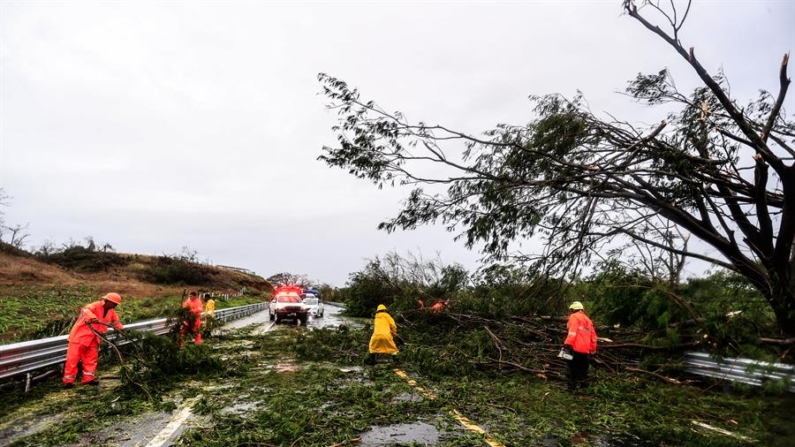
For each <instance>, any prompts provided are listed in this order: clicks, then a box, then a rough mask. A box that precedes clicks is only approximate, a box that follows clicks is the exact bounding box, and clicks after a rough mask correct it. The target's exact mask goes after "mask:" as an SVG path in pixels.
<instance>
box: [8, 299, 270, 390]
mask: <svg viewBox="0 0 795 447" xmlns="http://www.w3.org/2000/svg"><path fill="white" fill-rule="evenodd" d="M262 310H265V303H257V304H249V305H247V306H239V307H231V308H229V309H218V310H216V311H215V319H216V320H218V321H221V322H226V321H231V320H237V319H239V318H243V317H246V316H249V315H251V314H253V313H255V312H260V311H262ZM166 323H167V319H166V318H157V319H154V320H146V321H140V322H137V323H130V324H126V325H124V328H125V329H134V330H137V331H144V332H153V333H155V334H157V335H163V334H166V333H168V331H169V329H170V328H169V327H168V326H167V325H166ZM111 331H113V329H112V328H111V329H110V330H109V332H111ZM67 337H68V336H67V335H61V336H58V337H50V338H44V339H41V340H31V341H23V342H19V343H12V344H8V345H0V380H2V379H6V378H9V377H13V376H16V375H18V374H24V373H29V372H31V371H36V370H38V369H42V368H46V367H48V366H52V365H57V364H59V363H64V362H66V349H67V347H68V342H67V340H66V339H67Z"/></svg>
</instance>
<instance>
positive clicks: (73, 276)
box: [0, 245, 270, 344]
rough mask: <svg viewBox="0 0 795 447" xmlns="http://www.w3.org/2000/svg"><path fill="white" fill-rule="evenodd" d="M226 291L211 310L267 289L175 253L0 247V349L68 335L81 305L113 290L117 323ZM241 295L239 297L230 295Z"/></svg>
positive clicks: (265, 284) (249, 299)
mask: <svg viewBox="0 0 795 447" xmlns="http://www.w3.org/2000/svg"><path fill="white" fill-rule="evenodd" d="M185 289H188V290H197V291H199V292H215V293H219V294H231V295H232V296H233V297H232V298H230V299H229V300H224V299H223V298H221V299H219V298H216V302H217V305H218V308H225V307H232V306H236V305H242V304H247V303H253V302H258V301H261V300H262V299H263V297H264V296H265V295H267V293H268V292H269V291H270V284H269V283H268V282H267V281H265V280H264V279H263V278H261V277H259V276H256V275H250V274H245V273H240V272H236V271H230V270H226V269H221V268H217V267H213V266H208V265H203V264H199V263H195V262H192V261H190V260H187V259H185V258H182V257H176V256H145V255H137V254H123V253H112V252H101V251H93V250H88V249H86V248H84V247H79V246H78V247H72V248H70V249H67V250H64V251H61V252H59V253H55V254H52V255H49V256H33V255H32V254H30V253H27V252H25V251H21V250H15V249H13V248H11V247H9V246H7V245H2V246H0V344H4V343H9V342H13V341H21V340H29V339H34V338H39V337H43V336H53V335H58V334H62V333H67V332H68V330H69V328H70V327H71V322H72V320H73V318H75V316H76V315H77V312H78V311H79V310H80V307H82V306H83V305H84V304H86V303H88V302H91V301H95V300H97V299H99V297H101V296H102V295H104V294H105V293H107V292H118V293H120V294H121V295H122V297H123V299H124V302H123V304H122V305H121V306H119V307H118V308H117V311H118V312H119V315H120V317H121V318H122V320H123V321H126V322H132V321H137V320H142V319H146V318H153V317H158V316H163V315H165V314H167V313H168V312H169V310H171V309H176V308H177V307H179V305H180V303H181V300H182V297H183V291H184V290H185ZM240 291H244V293H243V296H235V295H237V294H239V293H240Z"/></svg>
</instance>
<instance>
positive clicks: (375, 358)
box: [367, 353, 378, 365]
mask: <svg viewBox="0 0 795 447" xmlns="http://www.w3.org/2000/svg"><path fill="white" fill-rule="evenodd" d="M376 363H378V354H373V353H370V356H369V357H367V364H368V365H375V364H376Z"/></svg>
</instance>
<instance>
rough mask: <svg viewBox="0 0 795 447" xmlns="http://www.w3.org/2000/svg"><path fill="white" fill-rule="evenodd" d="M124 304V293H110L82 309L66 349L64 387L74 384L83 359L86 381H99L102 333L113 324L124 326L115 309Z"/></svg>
mask: <svg viewBox="0 0 795 447" xmlns="http://www.w3.org/2000/svg"><path fill="white" fill-rule="evenodd" d="M119 304H121V295H119V294H118V293H108V294H107V295H105V296H103V297H102V300H101V301H95V302H93V303H91V304H89V305H87V306H85V307H83V309H81V310H80V315H79V316H78V317H77V321H75V324H74V326H72V331H71V332H70V333H69V338H68V340H69V347H68V348H67V351H66V365H65V366H64V372H63V374H64V375H63V384H64V387H66V388H70V387H73V386H74V383H75V380H76V379H77V364H78V363H80V362H82V363H83V381H82V383H83V385H98V384H99V381H98V380H97V362H98V360H99V344H100V343H101V341H102V340H101V338H100V337H101V335H102V334H105V333H106V332H107V331H108V327H109V326H113V328H114V329H116V330H117V331H120V330H122V329H124V326H123V325H122V324H121V321H119V316H118V315H117V314H116V311H115V310H114V309H115V308H116V306H118V305H119Z"/></svg>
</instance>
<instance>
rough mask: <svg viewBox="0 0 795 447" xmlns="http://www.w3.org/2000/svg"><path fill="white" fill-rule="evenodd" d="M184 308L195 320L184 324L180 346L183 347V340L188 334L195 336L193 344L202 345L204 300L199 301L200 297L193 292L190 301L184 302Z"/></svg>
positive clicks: (180, 334)
mask: <svg viewBox="0 0 795 447" xmlns="http://www.w3.org/2000/svg"><path fill="white" fill-rule="evenodd" d="M182 308H183V309H188V310H189V311H190V313H191V314H192V315H193V317H194V318H192V319H191V320H192V321H186V322H185V323H183V324H182V327H181V328H180V330H179V346H180V347H181V346H182V343H183V341H182V340H183V339H184V337H185V334H186V333H187V332H190V333H191V334H192V335H193V343H195V344H197V345H200V344H202V331H201V328H202V312H204V304H202V300H200V299H199V295H198V294H197V293H196V292H195V291H192V292H191V293H190V296H189V297H188V299H187V300H185V301H183V302H182Z"/></svg>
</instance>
